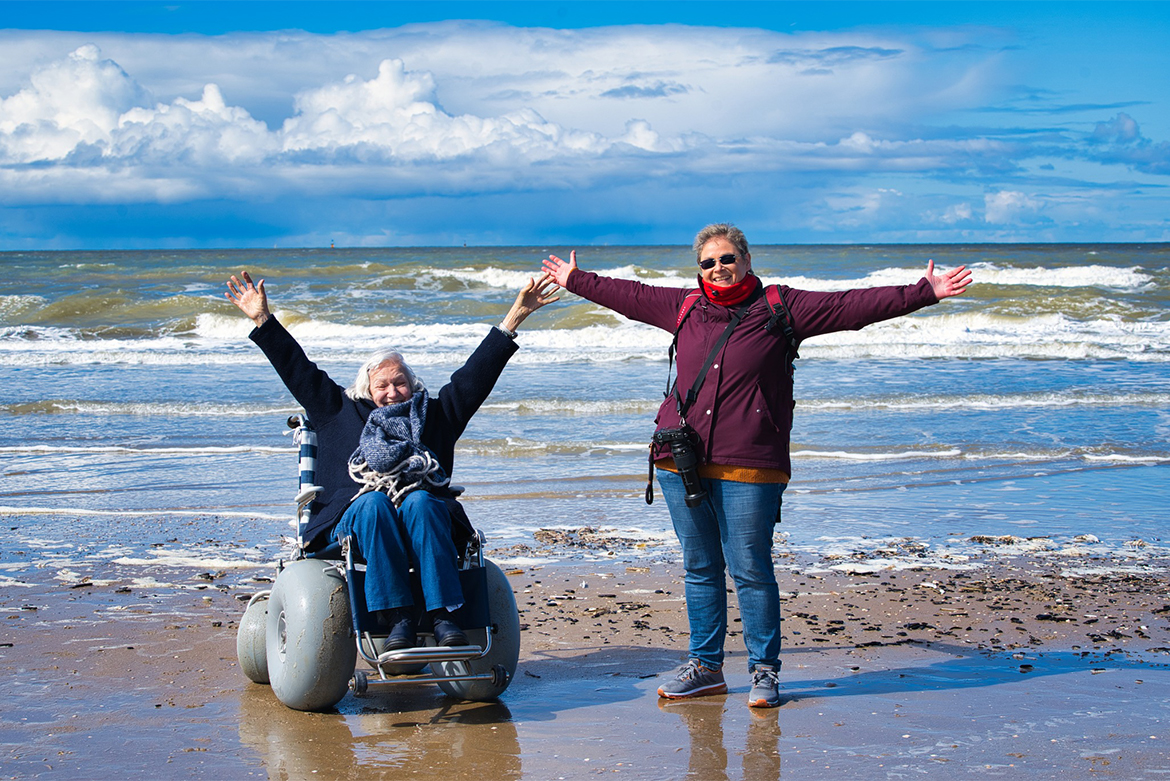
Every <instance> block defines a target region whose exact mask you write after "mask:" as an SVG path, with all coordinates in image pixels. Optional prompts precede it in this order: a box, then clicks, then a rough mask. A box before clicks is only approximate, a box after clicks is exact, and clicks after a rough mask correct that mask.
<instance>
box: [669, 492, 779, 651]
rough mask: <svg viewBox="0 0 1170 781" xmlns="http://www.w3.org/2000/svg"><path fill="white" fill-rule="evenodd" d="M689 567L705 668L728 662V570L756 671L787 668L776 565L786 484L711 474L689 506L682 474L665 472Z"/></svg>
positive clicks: (691, 613)
mask: <svg viewBox="0 0 1170 781" xmlns="http://www.w3.org/2000/svg"><path fill="white" fill-rule="evenodd" d="M658 484H659V486H661V487H662V495H663V496H664V497H666V506H667V508H669V510H670V519H671V520H672V521H673V522H674V532H675V534H677V535H678V540H679V542H680V543H682V551H683V567H684V569H685V570H686V574H685V577H684V578H683V582H684V583H685V584H686V598H687V619H688V621H689V622H690V629H691V641H690V657H691V658H692V659H698V660H699V661H700V662H702V663H703V666H705V667H711V668H718V667H721V666H722V665H723V641H724V638H725V637H726V635H727V576H726V574H725V572H729V573H731V579H732V581H734V583H735V593H736V595H737V596H738V597H739V614H740V620H741V622H742V624H743V640H744V644H745V645H746V646H747V650H748V669H749V670H754V669H755V667H756V665H757V664H766V665H769V666H771V667H773V668H775V669H779V667H780V590H779V588H778V587H777V586H776V573H775V570H774V569H773V567H772V533H773V531H774V530H775V521H776V511H777V510H778V509H779V507H780V496H781V494H783V493H784V488H785V487H786V486H785V485H784V484H783V483H735V482H732V481H730V480H711V479H704V480H703V487H704V488H705V489H707V495H708V498H707V499H705V500H704V501H703V503H702V504H700V505H699V506H698V507H687V505H686V502H685V501H684V500H683V497H684V496H685V495H686V491H685V490H684V489H683V484H682V478H681V477H679V476H678V475H676V474H674V473H673V472H667V471H663V470H659V472H658Z"/></svg>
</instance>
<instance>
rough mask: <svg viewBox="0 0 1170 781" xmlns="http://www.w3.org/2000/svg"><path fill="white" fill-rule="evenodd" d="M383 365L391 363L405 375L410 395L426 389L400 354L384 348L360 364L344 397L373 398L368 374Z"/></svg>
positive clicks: (354, 398)
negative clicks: (408, 383)
mask: <svg viewBox="0 0 1170 781" xmlns="http://www.w3.org/2000/svg"><path fill="white" fill-rule="evenodd" d="M384 363H393V364H395V365H396V366H398V367H399V368H400V369H402V373H403V374H405V375H406V379H407V380H408V381H409V382H410V392H411V393H418V392H419V391H421V390H424V389H425V388H426V387H427V386H426V385H423V381H422V380H420V379H419V378H418V375H416V374H415V373H414V370H413V369H411V368H410V367H409V366H408V365H407V364H406V359H404V358H403V357H402V353H400V352H398V351H397V350H395V349H393V348H391V347H384V348H382V349H381V350H378V352H376V353H374V354H373V355H372V356H370V359H369V360H368V361H366V362H365V363H363V364H362V367H361V368H360V369H358V373H357V377H355V378H354V380H353V385H350V386H349V387H348V388H346V389H345V395H346V396H349V397H350V398H351V399H353V400H354V401H360V400H361V399H372V398H373V396H372V395H371V394H370V372H372V371H374V370H375V369H377V368H378V367H379V366H381V365H382V364H384Z"/></svg>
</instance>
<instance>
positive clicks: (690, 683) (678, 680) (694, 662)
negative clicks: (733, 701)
mask: <svg viewBox="0 0 1170 781" xmlns="http://www.w3.org/2000/svg"><path fill="white" fill-rule="evenodd" d="M708 694H727V683H726V682H724V680H723V670H722V668H721V669H718V670H711V669H708V668H706V667H704V666H703V665H702V664H701V663H700V662H699V660H698V659H691V660H690V661H689V662H687V663H686V664H684V665H683V666H682V667H680V668H679V671H678V673H677V674H675V676H674V680H672V681H667V682H666V683H664V684H662V685H661V686H659V687H658V696H659V697H666V698H667V699H671V700H681V699H685V698H687V697H703V696H705V695H708Z"/></svg>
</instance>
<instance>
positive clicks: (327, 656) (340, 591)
mask: <svg viewBox="0 0 1170 781" xmlns="http://www.w3.org/2000/svg"><path fill="white" fill-rule="evenodd" d="M266 629H267V631H266V634H267V638H266V639H267V642H266V650H267V656H268V677H269V680H270V681H271V684H272V691H273V693H274V694H275V695H276V698H277V699H278V700H280V701H281V702H282V703H284V704H285V705H287V706H288V707H290V708H293V709H294V710H302V711H323V710H329V709H330V708H332V707H333V706H334V705H336V704H337V703H338V702H340V701H341V699H342V698H343V697H345V694H346V692H347V691H348V690H349V679H350V677H351V676H352V675H353V671H354V665H355V663H356V660H357V646H356V645H355V643H354V641H353V636H352V635H353V632H352V625H351V623H350V610H349V597H348V595H347V593H346V586H345V579H344V577H342V575H341V574H340V573H339V572H338V571H337V570H336V569H335V568H334V566H333V565H332V564H330V563H329V562H326V561H320V560H316V559H301V560H299V561H293V562H290V563H289V564H287V565H286V566H285V568H284V569H283V570H282V571H281V572H280V574H279V575H278V576H277V578H276V583H274V584H273V587H272V595H271V596H270V597H269V605H268V622H267V627H266Z"/></svg>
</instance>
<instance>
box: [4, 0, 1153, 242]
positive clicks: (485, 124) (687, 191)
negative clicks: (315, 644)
mask: <svg viewBox="0 0 1170 781" xmlns="http://www.w3.org/2000/svg"><path fill="white" fill-rule="evenodd" d="M1168 100H1170V4H1168V3H1160V2H1139V3H1121V2H1117V3H1096V2H1059V3H1058V2H1045V3H995V2H980V3H966V2H914V3H883V2H865V3H846V2H820V3H768V2H743V3H709V2H699V1H693V2H687V1H686V0H676V1H675V2H644V3H637V2H628V3H616V2H615V3H609V2H563V3H557V2H512V3H489V2H458V3H445V2H419V1H417V0H416V1H415V2H409V3H376V2H356V3H351V2H332V3H321V2H302V3H284V2H236V3H219V2H169V3H155V2H140V3H107V2H80V3H77V2H36V3H28V2H5V1H3V0H0V249H38V248H43V249H63V248H142V247H206V246H213V247H214V246H222V247H271V246H282V247H289V246H328V245H329V244H330V243H331V242H332V243H335V244H336V245H337V246H384V245H440V246H449V245H461V244H489V245H495V244H503V245H509V244H511V245H518V244H520V245H552V244H556V245H564V244H575V245H584V244H643V243H650V244H686V243H688V241H689V237H690V236H692V235H693V234H694V232H695V230H696V229H697V228H698V227H701V226H702V225H703V224H706V223H708V222H712V221H716V220H720V221H722V220H730V221H733V222H735V223H737V224H739V225H740V226H741V227H743V228H744V230H745V231H746V232H747V234H748V236H749V238H750V239H751V240H752V241H753V243H772V242H775V243H887V242H896V243H905V242H1000V241H1017V242H1018V241H1024V242H1049V241H1067V242H1090V241H1166V240H1170V208H1168V207H1170V190H1168V187H1167V185H1168V184H1170V105H1168Z"/></svg>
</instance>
